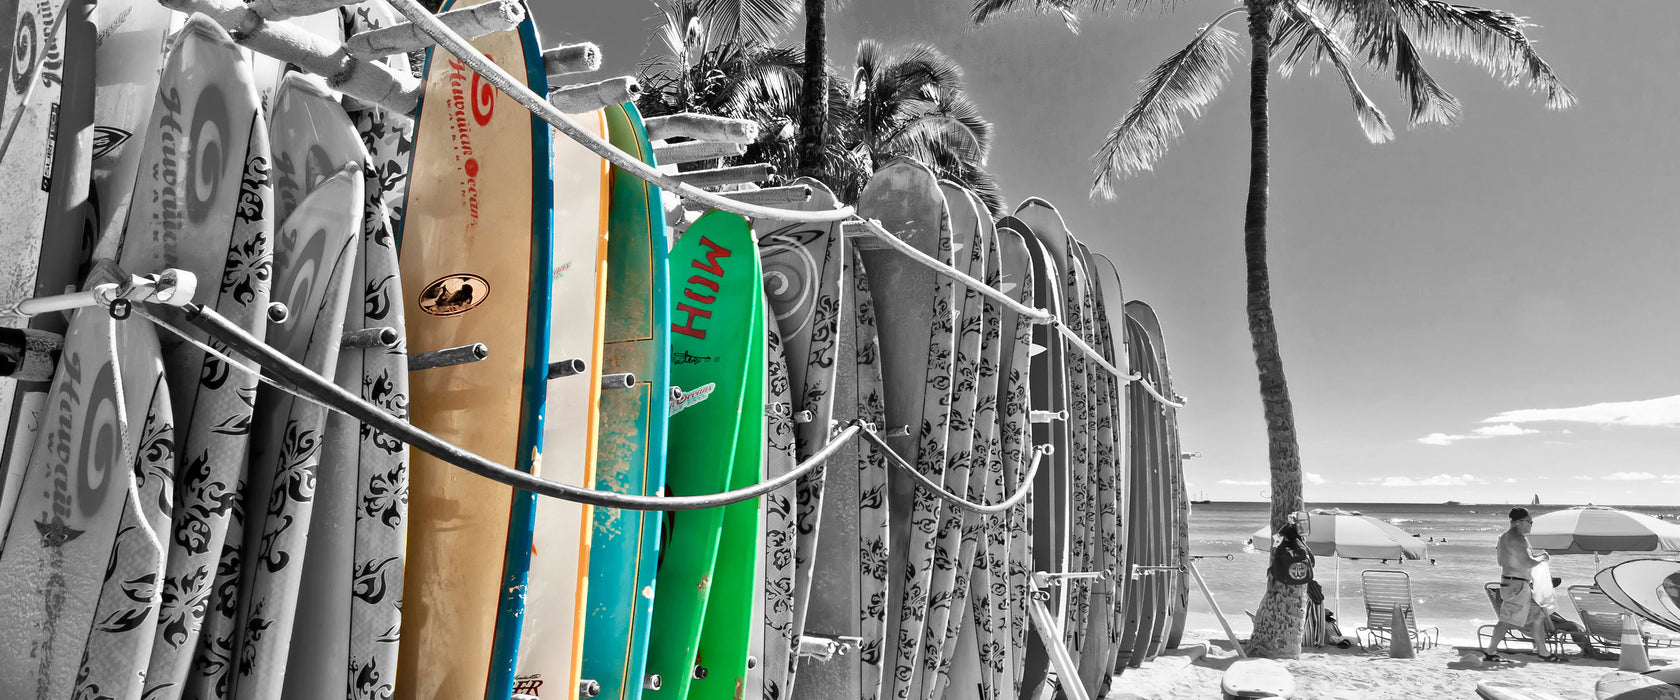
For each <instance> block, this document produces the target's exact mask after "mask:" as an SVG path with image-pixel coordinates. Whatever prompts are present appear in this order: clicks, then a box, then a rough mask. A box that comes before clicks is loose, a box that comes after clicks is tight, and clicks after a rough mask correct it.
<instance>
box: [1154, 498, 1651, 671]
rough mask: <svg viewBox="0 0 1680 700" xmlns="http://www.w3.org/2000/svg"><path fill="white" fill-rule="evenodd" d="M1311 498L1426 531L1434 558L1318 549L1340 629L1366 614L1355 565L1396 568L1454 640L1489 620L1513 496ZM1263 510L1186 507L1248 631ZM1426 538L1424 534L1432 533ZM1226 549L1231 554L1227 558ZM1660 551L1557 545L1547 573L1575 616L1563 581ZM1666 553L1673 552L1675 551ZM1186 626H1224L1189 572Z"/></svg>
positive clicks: (1257, 506) (1194, 540)
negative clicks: (1428, 500)
mask: <svg viewBox="0 0 1680 700" xmlns="http://www.w3.org/2000/svg"><path fill="white" fill-rule="evenodd" d="M1308 507H1309V508H1342V509H1345V510H1350V511H1358V512H1360V513H1363V514H1365V515H1369V516H1372V517H1376V518H1381V519H1383V520H1386V521H1388V522H1390V523H1393V524H1394V525H1395V526H1397V527H1399V528H1400V529H1402V530H1405V531H1407V532H1410V533H1412V534H1414V535H1418V536H1420V537H1421V538H1422V539H1424V540H1425V541H1429V542H1430V544H1429V556H1430V557H1431V558H1432V559H1433V560H1434V561H1433V563H1431V562H1429V561H1423V560H1416V561H1407V562H1400V563H1397V562H1395V561H1393V560H1390V561H1388V562H1386V563H1385V562H1383V561H1380V560H1363V559H1361V560H1354V559H1342V558H1340V557H1326V556H1319V557H1318V566H1317V568H1316V570H1315V572H1314V573H1315V577H1316V578H1317V579H1318V582H1319V584H1320V585H1322V586H1324V598H1325V601H1324V604H1325V606H1326V607H1327V608H1329V609H1330V610H1336V609H1337V603H1336V591H1337V586H1336V581H1337V575H1338V565H1339V569H1340V580H1341V586H1340V592H1341V604H1340V608H1341V610H1342V611H1343V612H1342V613H1338V614H1337V615H1336V617H1337V620H1339V624H1340V626H1341V629H1342V633H1343V634H1347V635H1352V634H1353V633H1354V628H1355V627H1359V626H1363V625H1364V624H1365V608H1364V598H1363V595H1362V593H1361V589H1360V572H1363V571H1366V570H1369V569H1399V570H1401V571H1405V572H1406V573H1407V574H1410V575H1411V579H1412V600H1413V603H1414V604H1415V605H1416V606H1417V618H1418V624H1419V625H1421V626H1425V627H1430V626H1433V627H1439V628H1440V630H1441V639H1442V641H1446V642H1452V643H1455V644H1474V643H1475V638H1476V629H1477V628H1478V627H1480V626H1482V625H1485V624H1492V623H1493V622H1494V612H1493V606H1491V605H1489V604H1488V599H1487V594H1486V593H1484V592H1483V590H1482V586H1483V584H1485V583H1487V582H1488V581H1496V580H1498V578H1499V566H1498V564H1497V563H1496V561H1495V559H1494V543H1495V541H1496V540H1497V539H1498V538H1499V533H1501V532H1503V531H1504V530H1505V529H1506V528H1507V527H1509V526H1510V521H1509V520H1508V519H1507V516H1506V514H1507V513H1508V512H1510V509H1511V505H1509V504H1507V505H1498V504H1492V505H1477V504H1466V505H1435V504H1421V503H1312V504H1309V506H1308ZM1567 507H1568V506H1546V505H1540V506H1529V508H1530V510H1532V511H1534V513H1535V514H1536V515H1539V514H1541V513H1546V512H1550V511H1553V510H1561V509H1563V508H1567ZM1617 507H1620V508H1623V509H1625V510H1630V511H1634V512H1639V513H1645V514H1647V515H1652V516H1666V517H1669V518H1673V517H1675V516H1677V515H1680V506H1674V507H1653V506H1617ZM1270 511H1271V504H1269V503H1226V502H1219V503H1207V504H1200V505H1194V506H1192V507H1191V513H1190V553H1191V554H1192V555H1198V556H1200V555H1206V556H1207V558H1205V559H1201V560H1199V561H1198V562H1197V563H1196V566H1197V568H1198V569H1199V570H1200V571H1201V574H1202V577H1203V578H1204V579H1205V580H1206V581H1207V584H1208V588H1209V590H1210V591H1211V592H1212V593H1213V597H1214V600H1215V601H1217V602H1218V604H1219V607H1220V609H1222V610H1223V611H1224V613H1225V618H1226V619H1227V620H1228V621H1229V622H1230V623H1231V628H1232V630H1233V631H1235V632H1236V634H1237V636H1238V637H1239V638H1247V636H1248V633H1249V631H1250V629H1251V625H1250V624H1249V619H1248V616H1247V615H1245V614H1243V611H1244V610H1249V611H1253V610H1256V609H1257V608H1258V606H1259V604H1260V597H1261V595H1262V594H1264V593H1265V590H1266V561H1267V559H1266V557H1267V555H1266V553H1265V552H1263V551H1245V545H1244V542H1245V540H1247V539H1248V538H1249V537H1250V536H1251V535H1252V534H1253V533H1254V531H1255V530H1258V529H1260V528H1261V527H1264V526H1265V525H1266V521H1267V518H1268V516H1269V513H1270ZM1431 540H1432V541H1431ZM1225 555H1231V556H1232V559H1231V560H1229V561H1227V560H1226V559H1225V558H1224V557H1225ZM1652 556H1663V555H1659V554H1654V553H1643V554H1640V553H1628V554H1611V555H1604V556H1601V557H1599V558H1598V562H1597V564H1596V568H1595V563H1594V561H1593V555H1591V554H1558V555H1554V556H1553V557H1552V561H1551V569H1552V575H1553V576H1557V577H1562V578H1563V583H1562V584H1561V585H1560V586H1559V589H1558V593H1559V595H1558V608H1559V610H1558V612H1560V613H1562V614H1563V615H1565V616H1567V617H1570V618H1571V619H1577V616H1576V615H1575V610H1574V607H1573V606H1572V605H1571V604H1570V603H1569V602H1568V596H1567V595H1566V594H1565V591H1564V589H1565V588H1567V587H1569V586H1572V585H1575V584H1591V583H1592V577H1593V575H1594V574H1595V573H1596V572H1597V571H1598V570H1599V569H1601V568H1604V567H1607V566H1610V565H1611V564H1614V563H1617V562H1620V561H1625V560H1627V559H1637V558H1642V557H1652ZM1667 556H1669V557H1673V556H1675V555H1674V554H1673V553H1670V554H1668V555H1667ZM1186 629H1188V630H1199V631H1208V632H1212V633H1213V634H1214V636H1216V637H1218V638H1221V639H1222V638H1223V635H1224V632H1223V631H1222V630H1221V629H1220V626H1219V622H1218V620H1217V618H1215V616H1214V614H1213V610H1212V608H1211V607H1210V606H1209V605H1208V601H1207V598H1206V596H1204V595H1202V592H1201V590H1200V589H1199V588H1197V587H1196V583H1195V581H1194V580H1193V579H1192V580H1191V581H1190V617H1189V620H1188V622H1187V624H1186Z"/></svg>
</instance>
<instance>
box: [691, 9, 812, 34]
mask: <svg viewBox="0 0 1680 700" xmlns="http://www.w3.org/2000/svg"><path fill="white" fill-rule="evenodd" d="M692 1H693V2H694V5H695V8H696V15H697V16H698V17H699V18H700V21H701V23H702V24H704V26H705V27H706V30H707V31H708V32H709V33H710V34H709V37H710V39H711V40H712V41H713V42H730V41H742V42H747V43H755V44H769V43H771V42H772V41H774V40H775V38H776V36H777V35H779V34H781V33H782V32H784V31H786V30H787V29H789V28H790V27H792V26H793V24H794V21H795V20H797V19H798V18H799V16H800V13H801V12H802V11H803V9H804V5H803V3H801V2H800V0H692Z"/></svg>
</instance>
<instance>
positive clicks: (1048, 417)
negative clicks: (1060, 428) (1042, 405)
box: [1027, 410, 1068, 424]
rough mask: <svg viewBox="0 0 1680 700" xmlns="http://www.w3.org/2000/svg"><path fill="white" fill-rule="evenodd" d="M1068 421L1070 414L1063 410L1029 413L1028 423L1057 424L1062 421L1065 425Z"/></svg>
mask: <svg viewBox="0 0 1680 700" xmlns="http://www.w3.org/2000/svg"><path fill="white" fill-rule="evenodd" d="M1067 419H1068V412H1067V411H1066V410H1061V411H1029V412H1028V413H1027V421H1028V422H1031V423H1037V424H1044V423H1054V422H1057V421H1061V422H1063V423H1066V422H1067Z"/></svg>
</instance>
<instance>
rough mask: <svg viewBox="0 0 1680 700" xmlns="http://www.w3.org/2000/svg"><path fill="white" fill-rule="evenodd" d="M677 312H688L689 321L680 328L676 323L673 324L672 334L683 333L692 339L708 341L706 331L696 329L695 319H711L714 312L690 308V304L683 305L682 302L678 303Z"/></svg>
mask: <svg viewBox="0 0 1680 700" xmlns="http://www.w3.org/2000/svg"><path fill="white" fill-rule="evenodd" d="M677 310H678V311H687V312H688V320H687V321H684V322H683V324H682V325H680V326H679V325H677V324H675V323H673V324H671V332H672V333H681V334H683V335H686V336H688V337H690V338H698V339H700V340H705V339H706V330H705V329H704V328H695V327H694V318H695V317H696V316H698V317H700V318H711V317H712V312H710V311H706V310H704V309H696V308H694V307H692V306H689V305H688V304H684V303H681V302H678V303H677Z"/></svg>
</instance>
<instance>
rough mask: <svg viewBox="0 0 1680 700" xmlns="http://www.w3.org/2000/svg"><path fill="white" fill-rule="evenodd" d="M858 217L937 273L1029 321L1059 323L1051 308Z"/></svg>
mask: <svg viewBox="0 0 1680 700" xmlns="http://www.w3.org/2000/svg"><path fill="white" fill-rule="evenodd" d="M857 220H858V221H861V222H862V223H863V229H864V231H865V232H866V233H868V234H869V235H871V236H874V237H875V238H876V239H879V240H880V241H881V242H882V243H885V244H887V245H888V246H889V247H891V248H892V249H893V250H896V251H898V252H900V253H902V254H904V256H905V257H908V258H910V259H911V260H914V261H916V262H917V263H919V264H921V265H922V266H923V267H927V268H929V269H932V270H933V271H934V272H937V273H939V274H941V275H944V276H946V277H949V278H951V279H952V280H953V281H955V282H956V283H958V284H961V285H962V286H964V287H967V288H969V289H972V290H974V291H976V292H979V293H980V294H982V295H984V296H985V297H986V298H988V299H991V300H993V301H996V302H998V303H1000V304H1003V305H1004V306H1007V307H1009V310H1011V311H1014V312H1015V313H1017V314H1020V315H1022V316H1024V317H1026V318H1027V320H1029V321H1031V322H1033V323H1037V324H1045V323H1059V322H1058V321H1057V320H1056V315H1055V314H1052V313H1050V311H1049V310H1047V309H1034V308H1032V307H1029V306H1027V305H1026V304H1022V303H1021V302H1018V301H1015V300H1014V299H1011V298H1010V297H1009V295H1008V294H1004V293H1003V292H1000V291H998V290H996V289H993V288H992V286H991V285H989V284H986V283H985V282H982V281H980V280H978V279H975V278H973V277H971V276H969V275H968V274H967V273H964V272H962V271H961V270H958V269H957V268H955V267H952V266H950V265H947V264H945V263H943V262H941V261H939V260H938V259H936V258H934V257H933V256H931V255H928V254H927V253H923V252H922V251H920V250H916V247H915V246H913V245H910V244H909V243H907V242H905V240H904V239H902V238H899V237H898V236H895V235H893V234H892V232H891V231H888V230H887V229H886V228H884V227H882V226H881V222H879V221H875V220H873V219H863V218H858V219H857Z"/></svg>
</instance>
